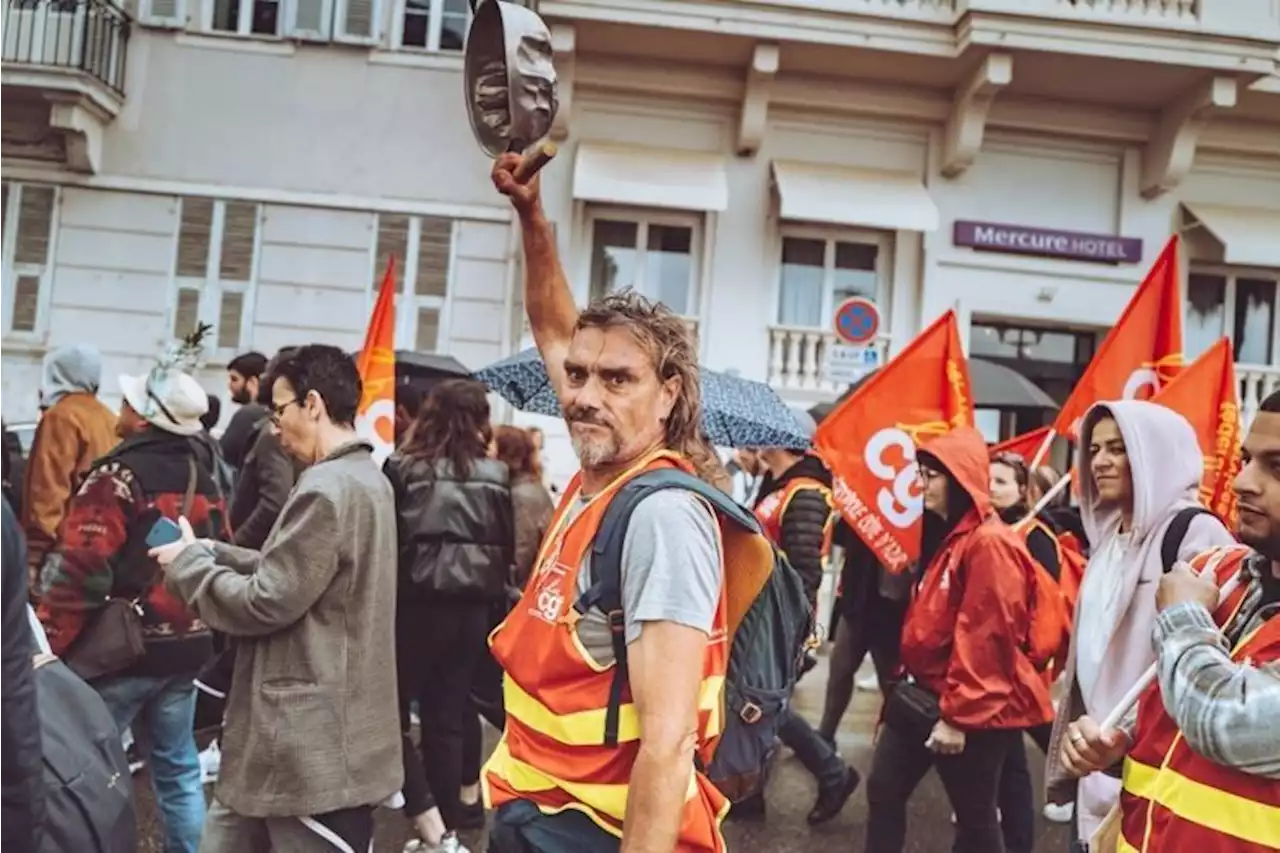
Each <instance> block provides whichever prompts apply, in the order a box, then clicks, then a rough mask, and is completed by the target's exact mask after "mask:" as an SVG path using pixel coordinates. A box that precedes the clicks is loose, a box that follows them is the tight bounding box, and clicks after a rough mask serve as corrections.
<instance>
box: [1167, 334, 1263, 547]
mask: <svg viewBox="0 0 1280 853" xmlns="http://www.w3.org/2000/svg"><path fill="white" fill-rule="evenodd" d="M1238 387H1239V386H1237V385H1236V365H1235V357H1234V354H1233V353H1232V350H1231V341H1229V340H1227V339H1226V338H1223V339H1222V340H1220V341H1218V342H1217V343H1216V344H1214V345H1213V346H1211V347H1209V349H1208V350H1206V351H1205V353H1204V355H1202V356H1200V357H1199V358H1197V359H1196V360H1195V361H1194V362H1193V363H1192V364H1191V365H1190V366H1188V367H1187V368H1186V369H1185V370H1183V371H1182V373H1180V374H1179V375H1178V378H1177V379H1174V380H1173V381H1172V382H1170V383H1169V384H1168V385H1166V386H1165V387H1164V388H1162V389H1161V390H1160V393H1159V394H1157V395H1156V396H1155V397H1153V398H1152V402H1154V403H1159V404H1161V405H1162V406H1168V407H1169V408H1170V409H1173V410H1174V411H1175V412H1177V413H1178V414H1180V415H1182V416H1183V417H1184V418H1186V419H1187V420H1189V421H1191V426H1192V427H1194V428H1195V431H1196V437H1197V438H1198V439H1199V440H1200V450H1201V451H1202V452H1203V453H1204V479H1203V480H1201V481H1200V500H1201V502H1203V503H1204V505H1205V506H1207V507H1208V508H1209V509H1211V510H1213V512H1214V513H1215V514H1216V515H1217V516H1218V517H1219V518H1221V519H1222V520H1223V522H1224V523H1225V524H1226V525H1227V527H1228V529H1230V530H1235V529H1236V522H1237V521H1238V513H1237V510H1236V493H1235V489H1234V488H1233V486H1232V484H1233V483H1234V481H1235V479H1236V475H1237V474H1239V473H1240V441H1241V436H1240V403H1239V398H1238V397H1237V396H1236V392H1237V388H1238Z"/></svg>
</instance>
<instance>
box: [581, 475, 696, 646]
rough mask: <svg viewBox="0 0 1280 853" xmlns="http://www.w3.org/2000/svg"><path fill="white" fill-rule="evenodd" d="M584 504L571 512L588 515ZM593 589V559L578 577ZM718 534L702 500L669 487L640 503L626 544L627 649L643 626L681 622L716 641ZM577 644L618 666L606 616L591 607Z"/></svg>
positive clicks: (624, 605) (624, 601)
mask: <svg viewBox="0 0 1280 853" xmlns="http://www.w3.org/2000/svg"><path fill="white" fill-rule="evenodd" d="M586 504H587V501H586V499H584V498H579V500H578V501H577V503H575V504H574V507H573V513H574V515H575V516H576V515H577V513H579V512H581V511H582V508H583V507H585V506H586ZM591 583H592V575H591V557H590V556H589V555H588V556H587V558H586V561H585V562H584V563H583V566H582V571H580V572H579V573H578V583H577V589H578V594H579V595H580V594H582V593H583V592H586V591H587V590H588V589H590V587H591ZM720 585H721V575H720V533H719V530H718V529H717V522H716V519H715V516H714V514H713V511H712V510H711V509H710V508H709V507H708V506H707V504H705V503H704V502H703V501H702V499H701V498H699V497H697V496H696V495H694V494H692V493H690V492H685V491H680V490H678V489H667V490H664V491H661V492H655V493H653V494H652V495H649V496H648V497H646V498H645V499H644V500H642V501H640V503H638V504H636V508H635V511H634V512H633V513H632V515H631V520H630V522H629V523H628V524H627V535H626V539H625V540H623V543H622V610H623V613H624V614H625V618H626V636H627V645H630V644H631V643H634V642H635V641H636V640H638V639H639V638H640V632H641V629H642V628H643V627H644V623H645V622H675V623H677V624H680V625H687V626H689V627H690V628H697V629H698V630H699V631H703V632H704V633H706V634H708V635H710V634H711V628H712V623H713V622H714V621H715V615H716V607H717V605H718V604H719V603H720ZM577 631H578V640H579V641H580V642H581V643H582V647H583V648H584V649H585V650H586V652H587V654H589V655H590V656H591V658H592V659H593V660H594V661H595V662H596V663H597V664H598V665H599V666H602V667H603V666H610V665H612V664H613V662H614V655H613V642H612V638H611V635H610V631H609V620H608V617H607V616H606V615H605V614H604V613H602V612H601V611H600V610H599V609H598V608H594V607H593V608H592V609H591V610H590V611H589V612H588V613H587V614H586V615H585V616H583V618H582V619H581V620H580V621H579V622H578V626H577Z"/></svg>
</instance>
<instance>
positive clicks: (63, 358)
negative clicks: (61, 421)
mask: <svg viewBox="0 0 1280 853" xmlns="http://www.w3.org/2000/svg"><path fill="white" fill-rule="evenodd" d="M101 384H102V353H100V352H98V348H97V347H94V346H90V345H89V344H72V345H71V346H66V347H59V348H58V349H56V350H54V351H53V352H51V353H49V354H48V355H46V356H45V357H44V362H43V364H42V365H41V374H40V405H41V406H43V407H45V408H49V407H50V406H53V405H54V404H55V403H57V402H58V401H59V400H61V399H62V398H63V397H65V396H67V395H68V394H97V393H98V386H99V385H101Z"/></svg>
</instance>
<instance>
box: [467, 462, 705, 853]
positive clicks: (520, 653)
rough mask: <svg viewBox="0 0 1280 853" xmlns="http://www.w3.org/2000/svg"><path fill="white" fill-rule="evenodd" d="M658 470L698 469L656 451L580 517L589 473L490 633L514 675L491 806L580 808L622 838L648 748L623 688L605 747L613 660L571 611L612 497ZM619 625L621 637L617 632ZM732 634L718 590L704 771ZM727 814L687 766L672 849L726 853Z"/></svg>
mask: <svg viewBox="0 0 1280 853" xmlns="http://www.w3.org/2000/svg"><path fill="white" fill-rule="evenodd" d="M659 468H680V469H682V470H684V471H686V472H690V473H691V472H692V468H691V466H690V465H689V464H688V463H687V462H686V461H685V460H683V459H682V458H680V457H678V456H676V455H674V454H671V453H666V452H662V453H658V454H655V455H653V456H651V457H649V458H648V459H645V460H644V461H642V462H641V463H639V464H637V465H636V466H635V467H633V468H632V469H631V470H630V471H627V472H626V473H624V474H622V475H621V476H619V477H618V478H617V479H616V480H614V481H613V482H612V483H610V484H609V486H608V487H607V488H605V489H604V491H602V492H601V493H600V494H598V495H596V496H595V497H594V498H592V499H591V501H590V502H589V503H588V504H587V505H586V506H585V507H584V508H583V509H582V510H581V511H580V512H579V513H578V515H577V516H576V517H573V514H572V508H573V505H574V503H575V502H577V501H578V500H579V492H580V490H581V477H580V475H579V476H578V477H575V478H574V480H573V482H571V483H570V484H569V488H568V489H566V490H565V493H564V497H562V498H561V500H560V506H559V507H558V508H557V509H556V513H555V515H554V516H553V518H552V522H551V525H550V526H549V528H548V530H547V534H546V536H545V537H544V539H543V543H542V548H541V550H540V552H539V555H538V560H537V562H536V564H535V568H534V573H533V575H532V576H531V577H530V579H529V582H528V584H527V585H526V586H525V591H524V595H523V596H522V597H521V599H520V603H519V604H517V605H516V606H515V609H514V610H512V611H511V613H510V615H508V616H507V618H506V620H505V621H504V622H503V623H502V624H501V625H499V626H498V627H497V628H495V629H494V631H493V634H492V635H491V636H490V640H489V644H490V648H491V650H492V652H493V656H494V658H495V659H497V661H498V663H499V664H501V665H502V668H503V670H504V671H505V672H506V678H505V679H504V683H503V698H504V701H505V703H506V713H507V727H506V731H505V732H504V733H503V736H502V740H501V741H499V743H498V747H497V749H496V750H495V751H494V754H493V756H492V757H491V758H490V759H489V762H488V763H487V764H486V765H485V769H484V772H483V773H482V774H481V779H482V781H483V786H484V795H485V801H486V803H487V804H488V805H489V807H490V808H498V807H499V806H501V805H503V804H504V803H508V802H511V801H513V800H528V801H529V802H532V803H533V804H534V805H536V806H538V808H539V809H541V810H542V811H543V812H544V813H548V814H551V813H555V812H559V811H563V810H565V809H577V810H579V811H581V812H583V813H584V814H586V815H587V816H588V817H590V818H591V819H592V820H593V821H595V823H596V824H598V825H599V826H601V827H602V828H603V829H605V830H606V831H608V832H610V833H612V834H613V835H616V836H618V837H621V836H622V821H623V818H624V816H625V815H626V809H627V785H628V782H629V780H630V778H631V768H632V765H634V764H635V760H636V753H637V751H638V750H639V747H640V721H639V718H638V716H637V714H636V709H635V705H634V704H632V699H631V690H630V686H624V687H623V694H622V704H621V708H620V710H619V715H618V744H617V745H616V746H606V745H605V742H604V732H605V715H606V712H607V709H608V706H609V691H610V688H611V687H612V684H613V675H614V668H615V665H610V666H607V667H605V666H601V665H599V664H597V663H596V662H595V661H593V660H591V659H590V658H589V657H588V654H587V652H586V650H585V649H584V648H583V647H582V644H581V642H580V641H579V639H578V635H577V631H576V630H575V625H576V623H577V621H578V620H577V614H576V611H574V610H573V604H574V602H575V601H576V600H577V597H578V592H577V580H578V572H579V570H580V569H581V566H582V561H583V558H584V557H586V556H587V554H588V552H589V551H590V550H591V545H592V540H593V539H594V538H595V534H596V531H597V529H598V528H599V526H600V523H601V521H602V520H603V518H604V512H605V509H606V507H608V505H609V501H610V500H612V498H613V496H614V495H615V494H616V493H617V491H618V489H619V488H621V487H622V486H623V485H624V484H625V483H627V482H628V481H629V480H631V479H632V478H634V477H636V476H637V475H639V474H641V473H644V472H646V471H652V470H655V469H659ZM723 568H724V567H723V565H722V566H721V576H722V577H723ZM616 630H622V627H621V625H619V626H618V627H617V628H616ZM726 636H727V631H726V607H725V593H724V587H723V584H722V585H721V591H720V603H719V605H718V606H717V608H716V615H715V620H714V622H713V625H712V633H711V637H710V639H709V640H708V642H707V647H706V651H705V652H704V657H703V664H702V690H701V693H700V695H699V700H698V725H697V735H698V756H699V757H700V758H701V759H702V761H703V763H704V765H705V764H707V763H710V761H711V756H712V753H713V752H714V751H715V746H716V743H717V741H718V739H719V735H720V732H721V730H722V725H723V719H724V710H723V699H724V697H723V694H724V677H725V671H726V667H727V666H728V654H729V650H728V647H727V643H726ZM727 812H728V801H727V800H726V799H725V797H724V795H722V794H721V793H720V792H719V791H718V790H717V789H716V788H715V787H714V786H713V785H712V784H711V783H710V782H709V781H708V780H707V778H706V777H705V776H703V775H702V774H701V773H698V772H697V771H695V770H693V769H692V768H691V769H690V774H689V788H688V793H687V795H686V799H685V804H684V814H683V817H682V819H681V822H680V835H679V840H678V842H677V845H676V850H678V851H681V853H700V851H715V853H719V851H723V850H724V849H725V846H724V839H723V838H722V837H721V835H720V823H721V821H722V820H723V819H724V816H725V814H726V813H727Z"/></svg>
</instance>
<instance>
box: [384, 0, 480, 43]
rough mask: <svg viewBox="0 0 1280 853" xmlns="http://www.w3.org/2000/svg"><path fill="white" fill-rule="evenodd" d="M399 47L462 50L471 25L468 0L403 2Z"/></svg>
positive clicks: (400, 9)
mask: <svg viewBox="0 0 1280 853" xmlns="http://www.w3.org/2000/svg"><path fill="white" fill-rule="evenodd" d="M398 9H399V14H398V21H397V23H398V24H399V41H398V46H399V47H408V48H418V49H420V50H445V51H461V50H462V47H463V44H464V43H465V42H466V40H467V27H469V26H470V25H471V5H470V3H469V2H468V0H400V4H399V7H398Z"/></svg>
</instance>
